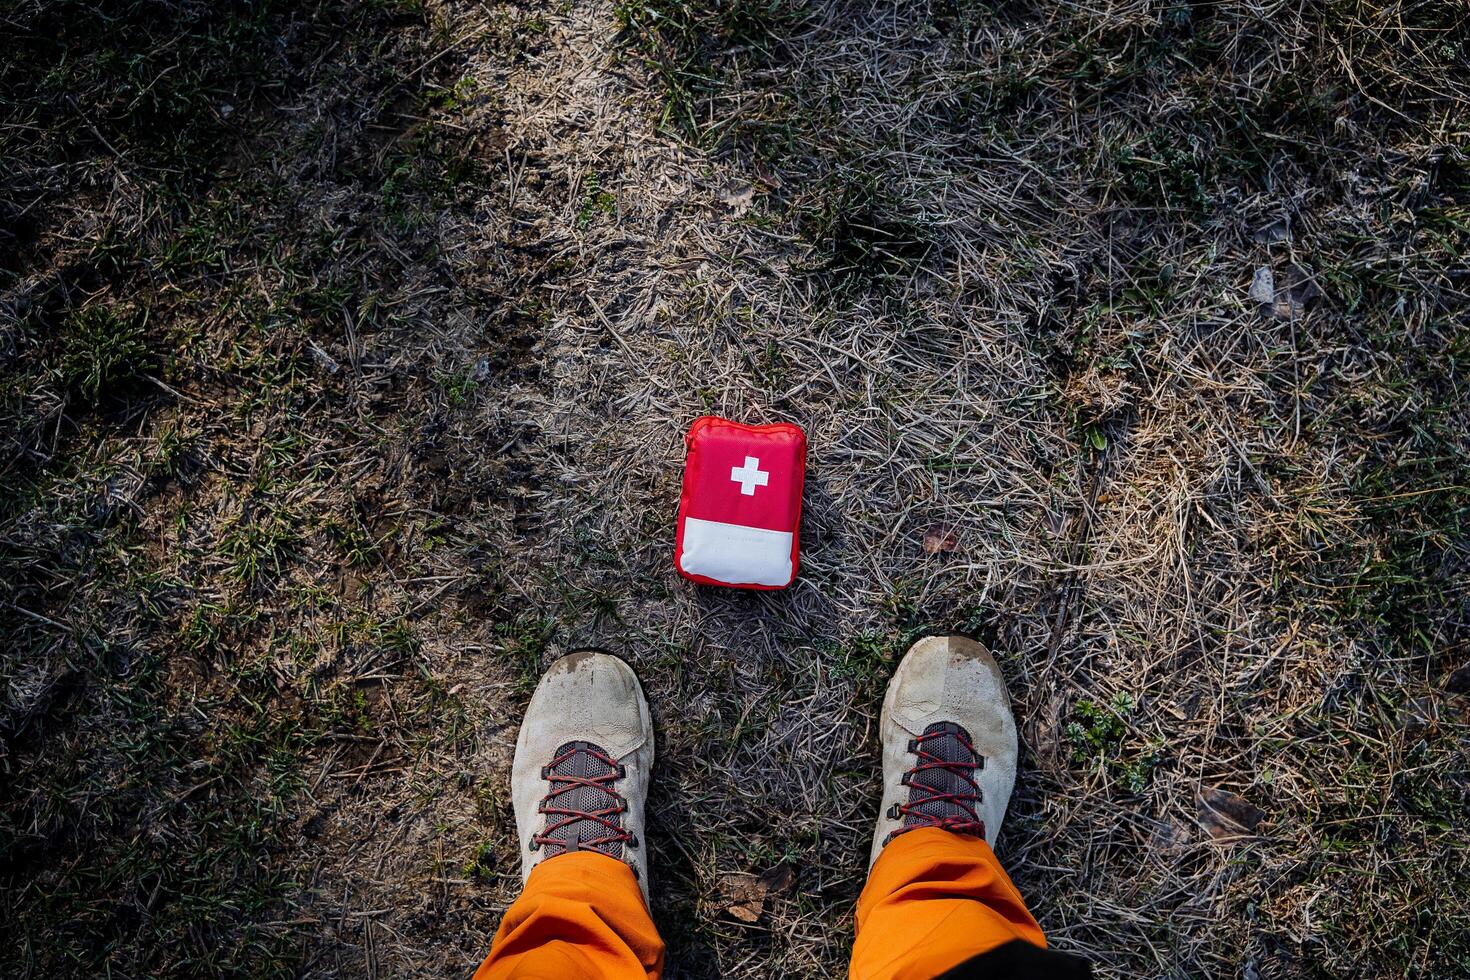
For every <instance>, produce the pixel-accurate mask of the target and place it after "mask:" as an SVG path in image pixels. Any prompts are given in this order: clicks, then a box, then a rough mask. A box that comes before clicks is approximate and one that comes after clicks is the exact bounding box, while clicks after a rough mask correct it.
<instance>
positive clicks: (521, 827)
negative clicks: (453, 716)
mask: <svg viewBox="0 0 1470 980" xmlns="http://www.w3.org/2000/svg"><path fill="white" fill-rule="evenodd" d="M652 767H653V723H652V721H651V719H650V718H649V714H648V704H647V702H645V701H644V699H643V691H642V690H641V689H640V688H639V686H638V678H637V677H636V676H635V675H634V673H633V671H632V669H631V668H630V667H629V666H628V665H627V664H625V663H623V662H622V661H621V660H619V659H617V658H616V657H613V656H610V655H608V654H605V653H599V652H597V651H592V650H582V651H578V652H577V653H573V654H569V655H567V656H565V657H562V658H561V659H560V660H558V661H557V662H556V663H554V664H552V665H551V668H550V669H549V670H548V671H547V672H546V676H544V677H542V678H541V683H540V685H538V686H537V688H536V693H535V694H534V695H532V697H531V704H530V706H529V707H528V708H527V709H526V717H525V719H524V721H522V723H521V732H520V736H519V737H518V738H517V740H516V755H515V762H514V764H513V765H512V768H511V796H512V798H513V800H514V803H515V813H516V827H517V830H518V831H519V832H520V839H521V873H522V878H523V879H524V881H525V887H524V888H523V889H522V891H521V895H520V897H519V898H517V899H516V901H515V904H513V905H512V906H511V907H510V908H509V909H508V910H506V913H505V918H504V919H503V920H502V921H501V923H500V928H499V930H497V931H496V933H495V939H494V940H493V941H492V942H491V945H490V954H489V955H488V956H487V957H486V958H485V961H484V962H483V963H481V964H480V968H479V970H477V971H476V973H475V980H570V978H573V977H576V978H584V977H585V978H589V980H656V978H657V977H658V975H659V972H660V971H661V970H662V969H663V957H664V947H663V941H662V940H660V939H659V936H658V931H657V930H656V929H655V928H654V925H653V920H652V919H651V918H650V917H649V914H648V857H647V852H646V850H645V849H644V845H643V802H644V799H645V798H646V797H647V795H648V779H649V773H650V770H651V769H652Z"/></svg>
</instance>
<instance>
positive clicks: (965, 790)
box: [884, 726, 985, 843]
mask: <svg viewBox="0 0 1470 980" xmlns="http://www.w3.org/2000/svg"><path fill="white" fill-rule="evenodd" d="M954 727H955V729H956V730H941V731H926V732H925V733H924V734H922V735H920V736H919V737H917V738H914V739H910V740H909V751H910V752H912V753H914V754H915V755H916V756H918V762H916V763H915V764H914V766H913V768H911V769H909V770H908V772H906V773H904V774H903V779H902V780H901V782H902V784H903V785H904V786H907V787H909V799H908V802H907V803H898V804H895V805H894V806H892V807H890V808H889V812H888V816H889V818H890V819H894V820H896V819H898V818H899V817H902V818H903V821H904V823H903V826H901V827H899V828H898V829H897V830H894V831H893V832H892V833H890V834H889V835H888V837H887V838H886V839H885V840H884V843H887V842H888V841H891V840H893V838H895V837H897V836H899V835H900V834H906V833H908V832H909V831H911V830H918V829H920V828H921V827H938V828H940V829H941V830H949V831H953V832H954V833H956V834H970V835H973V836H975V837H980V838H984V837H985V822H984V821H983V820H981V819H980V817H979V815H978V814H977V813H976V812H975V805H976V804H978V803H979V802H980V784H979V783H977V782H975V770H976V769H979V768H980V767H981V766H983V765H984V763H985V759H984V757H983V756H981V755H980V754H979V753H978V752H976V751H975V745H974V743H973V742H971V741H970V738H969V735H968V734H967V733H966V732H965V731H964V729H962V728H959V726H954ZM946 738H952V739H954V740H955V741H956V742H958V743H959V745H960V747H961V748H963V749H964V750H965V752H966V753H967V754H968V755H969V757H970V758H971V759H973V760H975V761H974V762H966V761H964V760H952V759H946V758H944V757H943V756H940V755H936V754H934V753H933V752H931V751H929V750H928V749H927V748H925V746H926V745H927V744H929V743H932V742H937V741H939V740H940V739H946ZM933 770H944V771H946V772H948V773H950V774H952V775H953V776H957V777H959V780H960V781H961V782H962V783H963V787H962V788H958V789H955V790H951V791H946V790H941V789H937V788H935V787H933V786H928V785H925V784H924V783H921V782H917V781H916V780H915V777H916V776H918V775H919V774H920V773H924V772H930V771H933ZM936 804H949V805H951V806H953V807H954V808H957V809H959V810H960V811H962V812H961V814H953V813H951V814H949V815H947V816H942V817H941V816H937V815H935V814H934V813H932V812H930V810H931V809H934V808H936ZM938 808H939V809H944V807H938Z"/></svg>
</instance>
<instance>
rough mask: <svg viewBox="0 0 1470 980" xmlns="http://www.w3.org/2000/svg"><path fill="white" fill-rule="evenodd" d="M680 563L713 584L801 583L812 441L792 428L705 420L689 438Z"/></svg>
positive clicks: (685, 571)
mask: <svg viewBox="0 0 1470 980" xmlns="http://www.w3.org/2000/svg"><path fill="white" fill-rule="evenodd" d="M684 443H685V445H686V446H687V447H688V455H687V456H686V458H685V461H684V492H683V494H681V495H680V497H679V523H678V531H677V540H676V541H675V544H674V564H675V565H676V566H677V567H678V569H679V574H680V575H683V576H684V577H685V578H687V579H692V580H694V581H695V582H703V583H704V584H706V585H728V586H732V587H734V588H738V589H784V588H786V586H788V585H790V584H791V581H792V580H793V579H794V578H796V566H797V548H798V540H797V538H798V531H799V529H800V526H801V488H802V484H803V483H804V482H805V480H806V435H805V434H804V433H803V432H802V431H801V429H800V427H798V426H795V425H792V424H790V423H787V422H781V423H777V424H775V425H742V424H741V423H739V422H731V421H729V420H728V419H722V418H716V417H715V416H713V415H706V416H704V417H702V418H698V419H695V420H694V424H693V425H691V426H690V427H689V432H688V434H687V435H686V436H685V437H684Z"/></svg>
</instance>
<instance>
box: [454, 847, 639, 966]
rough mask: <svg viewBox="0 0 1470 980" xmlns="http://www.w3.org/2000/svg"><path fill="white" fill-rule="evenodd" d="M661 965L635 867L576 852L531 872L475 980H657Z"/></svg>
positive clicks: (559, 857) (551, 860) (564, 855)
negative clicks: (583, 979) (634, 870)
mask: <svg viewBox="0 0 1470 980" xmlns="http://www.w3.org/2000/svg"><path fill="white" fill-rule="evenodd" d="M663 965H664V943H663V940H662V939H660V938H659V937H658V930H657V929H655V928H654V925H653V919H651V918H650V917H649V915H648V908H647V907H646V906H645V905H644V904H643V893H642V892H640V891H639V890H638V880H637V879H636V878H634V877H633V871H632V869H631V868H629V867H628V866H627V865H626V864H624V863H623V862H622V861H618V860H615V859H613V858H610V857H608V856H607V855H606V854H599V853H598V852H596V851H576V852H574V853H571V854H562V855H558V856H557V857H554V858H549V859H547V860H545V861H542V862H541V863H540V864H538V865H536V867H534V868H532V869H531V877H530V878H529V879H528V880H527V881H526V887H525V890H524V891H522V892H521V897H520V898H518V899H516V901H515V904H514V905H512V906H511V907H510V908H509V909H507V910H506V912H505V918H504V919H502V920H501V922H500V928H499V929H498V930H496V933H495V938H494V939H493V940H492V941H491V943H490V955H489V956H487V957H485V962H483V963H481V964H480V968H479V969H478V970H476V971H475V980H574V978H575V980H582V978H584V977H585V978H587V980H658V975H659V972H660V971H662V970H663Z"/></svg>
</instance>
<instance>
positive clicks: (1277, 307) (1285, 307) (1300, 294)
mask: <svg viewBox="0 0 1470 980" xmlns="http://www.w3.org/2000/svg"><path fill="white" fill-rule="evenodd" d="M1284 281H1285V286H1284V288H1283V287H1280V286H1278V288H1277V289H1276V300H1275V303H1274V304H1273V306H1272V311H1273V312H1274V313H1275V314H1276V318H1277V319H1278V320H1295V319H1297V318H1298V317H1300V316H1302V315H1303V314H1304V313H1306V312H1307V307H1308V306H1310V305H1311V304H1312V303H1313V302H1314V301H1316V300H1317V299H1318V298H1320V297H1321V296H1322V290H1321V289H1320V288H1319V287H1318V286H1317V282H1316V280H1315V279H1313V277H1312V275H1311V273H1309V272H1307V270H1305V269H1303V268H1302V267H1301V266H1298V265H1292V266H1290V267H1288V268H1287V270H1286V277H1285V280H1284Z"/></svg>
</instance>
